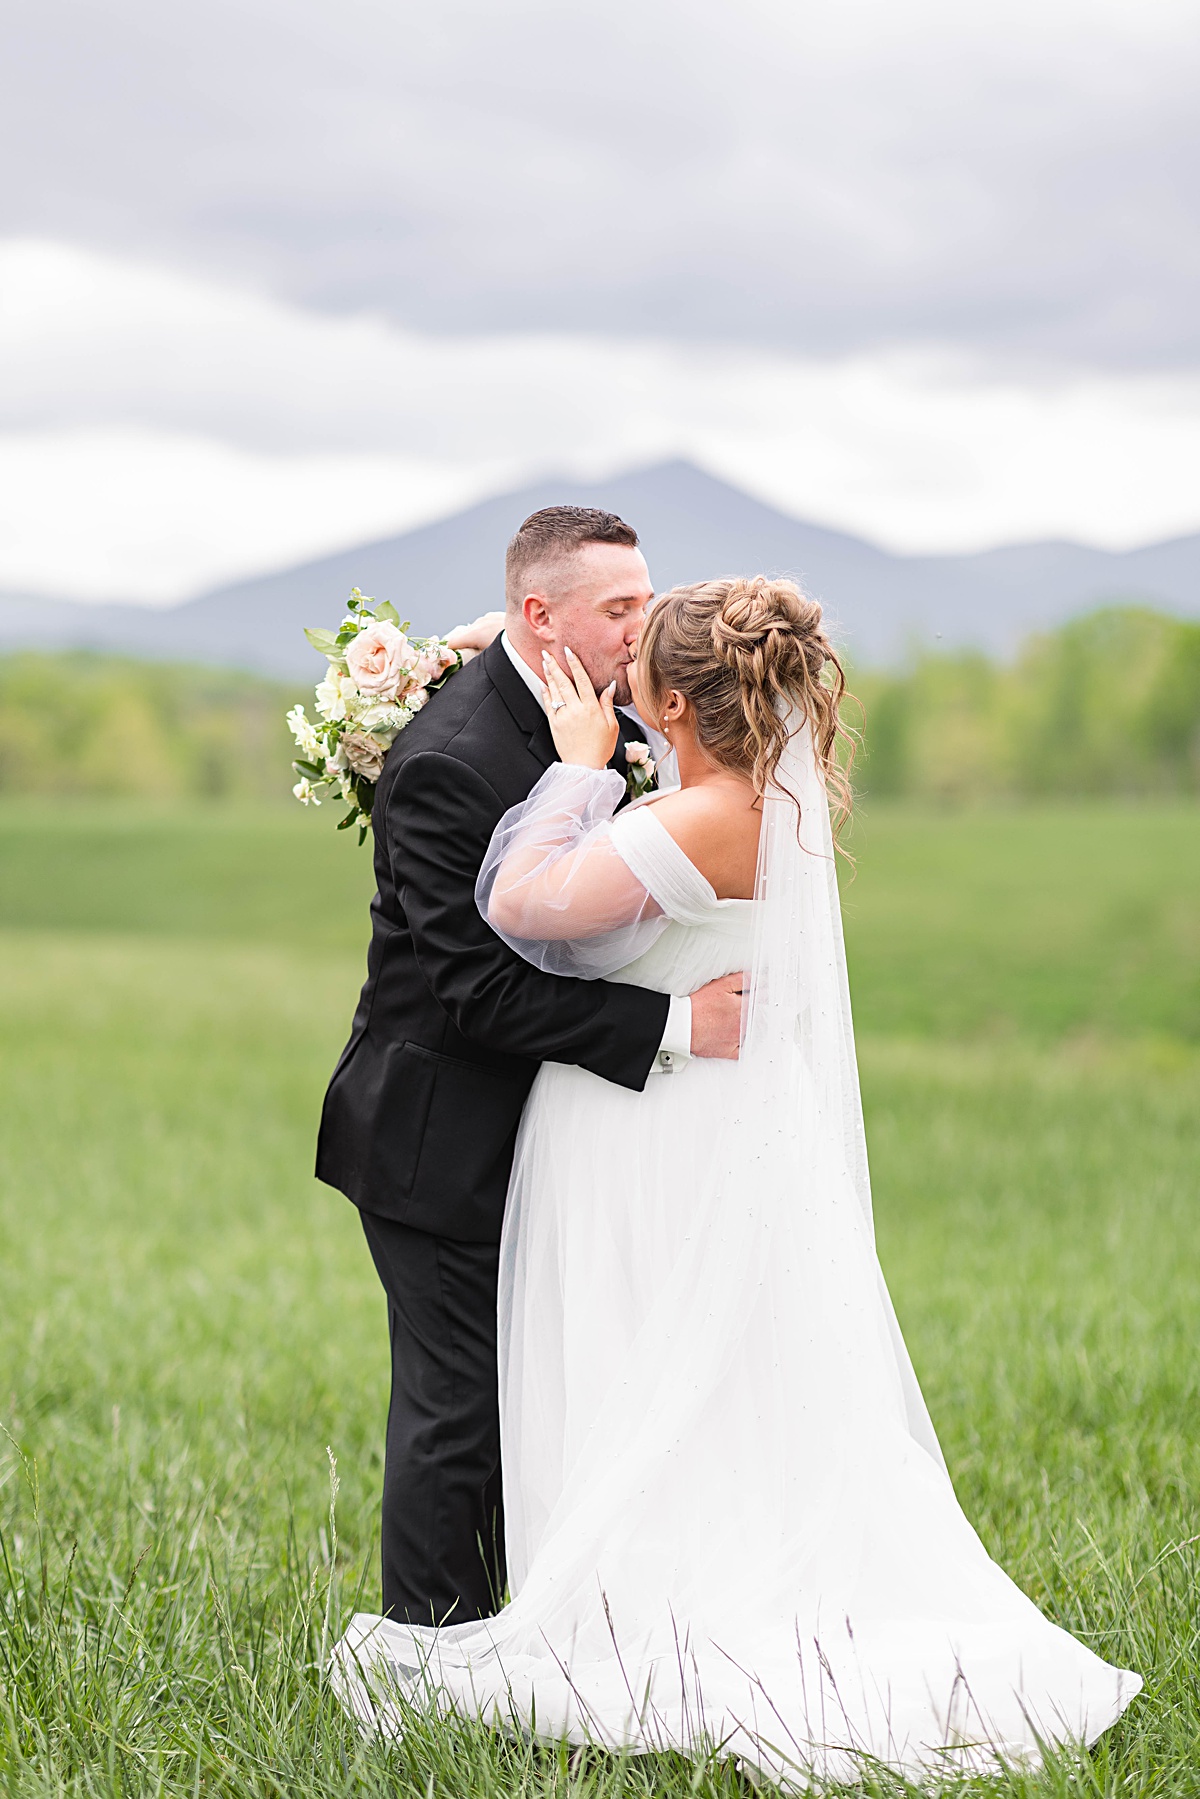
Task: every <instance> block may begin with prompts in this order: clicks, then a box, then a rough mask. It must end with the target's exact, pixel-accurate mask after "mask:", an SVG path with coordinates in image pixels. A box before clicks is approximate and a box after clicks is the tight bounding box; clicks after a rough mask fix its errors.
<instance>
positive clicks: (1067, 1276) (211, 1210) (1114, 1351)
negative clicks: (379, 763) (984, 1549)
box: [0, 806, 1200, 1799]
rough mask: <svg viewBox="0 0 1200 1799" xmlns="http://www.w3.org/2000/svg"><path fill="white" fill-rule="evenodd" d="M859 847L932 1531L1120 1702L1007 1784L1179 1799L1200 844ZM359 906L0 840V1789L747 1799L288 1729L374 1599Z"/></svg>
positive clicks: (1098, 829) (84, 845)
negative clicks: (1096, 1734) (354, 1150)
mask: <svg viewBox="0 0 1200 1799" xmlns="http://www.w3.org/2000/svg"><path fill="white" fill-rule="evenodd" d="M855 848H856V850H857V853H858V856H859V869H858V874H857V878H856V879H855V881H854V882H853V884H852V885H850V886H849V887H848V888H847V930H848V939H849V945H850V954H851V962H852V978H853V981H854V987H855V1001H856V1007H857V1015H858V1020H859V1026H860V1034H861V1043H860V1049H861V1056H862V1065H863V1077H864V1092H865V1102H866V1107H867V1123H868V1131H869V1135H870V1141H871V1151H872V1158H873V1170H874V1176H875V1189H876V1213H877V1221H878V1230H879V1237H880V1245H881V1253H882V1256H883V1260H884V1264H885V1267H886V1269H887V1272H888V1275H889V1278H890V1280H891V1284H892V1288H893V1292H894V1295H895V1298H896V1302H897V1308H898V1310H899V1312H900V1315H901V1319H902V1321H903V1323H904V1326H905V1329H906V1333H907V1335H908V1339H909V1342H910V1346H911V1348H912V1351H913V1356H914V1360H915V1362H916V1364H917V1368H918V1372H919V1373H920V1375H921V1378H922V1381H923V1383H924V1386H925V1390H926V1394H927V1397H928V1399H929V1402H930V1406H931V1410H932V1412H933V1415H934V1418H935V1421H936V1423H937V1425H938V1428H939V1431H940V1432H941V1435H942V1439H943V1443H944V1445H945V1447H946V1452H947V1457H948V1460H949V1462H950V1465H951V1469H952V1472H953V1475H954V1478H955V1481H956V1484H957V1487H958V1491H959V1493H960V1496H961V1497H962V1499H963V1502H964V1504H965V1505H966V1508H967V1510H968V1512H969V1513H970V1515H971V1517H972V1518H973V1519H974V1520H975V1521H976V1523H977V1525H978V1527H979V1528H980V1530H981V1532H982V1534H983V1536H984V1539H985V1541H986V1542H987V1544H988V1546H989V1548H990V1549H991V1550H992V1551H993V1553H994V1554H996V1555H997V1556H998V1557H999V1558H1000V1559H1001V1560H1002V1561H1003V1562H1004V1564H1005V1566H1006V1567H1007V1568H1008V1569H1009V1571H1010V1572H1011V1573H1012V1574H1013V1575H1014V1576H1015V1578H1016V1579H1017V1580H1019V1581H1020V1582H1021V1584H1022V1585H1023V1586H1024V1587H1025V1588H1026V1590H1027V1591H1028V1592H1029V1593H1031V1594H1032V1595H1033V1596H1034V1597H1035V1598H1036V1599H1037V1601H1038V1602H1039V1603H1040V1604H1041V1605H1043V1606H1044V1607H1045V1609H1046V1610H1047V1611H1048V1612H1049V1613H1050V1615H1051V1616H1053V1617H1055V1618H1056V1619H1058V1620H1059V1621H1060V1622H1062V1623H1064V1624H1065V1625H1067V1626H1068V1627H1069V1628H1071V1629H1072V1630H1074V1631H1076V1632H1077V1633H1078V1634H1080V1635H1082V1636H1084V1637H1085V1638H1086V1639H1087V1640H1088V1641H1089V1642H1092V1643H1093V1644H1094V1645H1095V1646H1096V1647H1097V1648H1098V1649H1099V1650H1100V1651H1101V1652H1102V1653H1104V1654H1106V1655H1108V1656H1110V1657H1111V1658H1112V1659H1114V1660H1118V1661H1121V1662H1122V1663H1124V1664H1125V1665H1126V1666H1131V1667H1136V1668H1138V1669H1140V1670H1141V1671H1142V1672H1143V1673H1144V1674H1145V1675H1146V1677H1147V1685H1146V1691H1145V1693H1144V1695H1143V1696H1142V1697H1141V1698H1140V1699H1139V1700H1138V1701H1137V1702H1135V1704H1134V1706H1133V1707H1132V1709H1131V1711H1130V1713H1129V1714H1128V1715H1127V1717H1126V1718H1125V1719H1124V1720H1123V1721H1122V1722H1121V1724H1120V1725H1119V1726H1118V1727H1117V1728H1116V1730H1114V1731H1113V1732H1112V1733H1110V1736H1109V1738H1108V1739H1107V1740H1106V1741H1105V1742H1104V1743H1103V1744H1102V1745H1101V1746H1100V1748H1099V1749H1098V1750H1097V1751H1096V1752H1095V1753H1094V1754H1093V1756H1092V1757H1090V1758H1089V1759H1088V1761H1087V1762H1086V1764H1084V1765H1083V1766H1070V1767H1068V1766H1063V1767H1062V1768H1059V1769H1056V1770H1054V1771H1052V1772H1047V1773H1046V1774H1044V1775H1042V1776H1040V1777H1038V1778H1036V1779H1034V1778H1030V1777H1025V1778H1021V1777H1015V1776H1014V1777H1013V1779H1012V1781H1011V1782H1010V1783H1007V1784H1006V1790H1009V1791H1012V1792H1022V1793H1030V1794H1032V1793H1059V1792H1062V1793H1066V1792H1070V1793H1073V1794H1075V1793H1077V1794H1080V1795H1083V1794H1093V1793H1106V1794H1107V1793H1111V1794H1118V1793H1119V1794H1122V1795H1123V1794H1131V1795H1132V1794H1145V1795H1156V1796H1157V1795H1183V1794H1194V1793H1200V1555H1198V1554H1197V1550H1198V1547H1200V1497H1198V1496H1200V1378H1198V1372H1197V1369H1198V1344H1197V1336H1198V1320H1200V1232H1198V1231H1197V1224H1196V1202H1197V1186H1198V1184H1200V1183H1198V1180H1197V1155H1196V1150H1197V1135H1198V1133H1197V1099H1198V1097H1200V898H1198V896H1200V812H1197V811H1194V810H1189V809H1186V808H1182V807H1180V808H1157V809H1145V810H1140V811H1139V810H1134V809H1123V808H1118V807H1100V806H1095V807H1087V808H1079V809H1066V808H1063V809H1056V810H1050V809H1047V810H1043V811H1036V812H1020V811H1013V812H1000V811H997V812H994V813H987V814H984V813H978V814H973V813H963V814H960V815H957V816H956V815H949V816H942V817H938V816H935V815H933V814H931V813H921V812H915V811H889V810H883V809H877V810H876V811H875V812H874V813H872V814H871V815H870V816H868V817H866V818H865V819H863V820H862V821H860V823H859V825H858V826H857V829H856V839H855ZM368 890H369V868H368V858H367V856H366V854H365V852H364V853H362V854H360V853H359V852H358V851H357V850H356V849H355V848H354V847H353V846H352V845H351V844H350V843H349V842H348V841H347V840H346V838H345V837H341V838H337V839H336V840H335V839H334V837H333V835H332V833H331V830H330V824H329V820H328V817H327V816H325V815H321V816H319V817H317V818H312V817H310V816H307V815H304V814H301V813H299V812H297V813H296V814H295V815H293V814H291V813H289V812H286V811H282V810H281V811H269V810H268V811H262V812H254V813H251V812H245V813H241V812H236V811H229V812H222V811H217V810H214V811H208V812H203V811H200V810H196V811H192V812H163V813H162V814H160V815H154V814H151V815H149V816H147V815H145V814H142V813H135V812H133V811H122V810H120V809H119V808H108V809H104V810H97V809H91V810H86V809H76V810H72V809H70V808H65V809H63V808H57V809H55V810H54V811H52V812H47V811H46V810H45V809H38V810H34V809H30V808H22V807H12V806H10V807H8V808H4V809H0V996H2V998H0V1056H2V1058H3V1096H4V1127H3V1132H2V1138H0V1158H2V1163H0V1166H2V1174H3V1179H2V1192H0V1244H2V1257H0V1423H2V1424H3V1427H4V1435H3V1436H2V1437H0V1532H2V1538H3V1541H2V1550H0V1769H2V1773H3V1791H4V1792H5V1793H6V1794H9V1795H13V1796H16V1795H22V1796H24V1795H30V1796H32V1795H40V1794H50V1793H55V1794H57V1793H67V1792H70V1793H72V1794H76V1793H77V1794H80V1795H88V1794H93V1793H94V1794H97V1795H99V1794H106V1795H107V1794H117V1793H120V1794H123V1795H129V1794H143V1793H146V1794H149V1793H155V1794H158V1793H162V1794H169V1795H180V1799H183V1796H184V1795H198V1794H201V1793H205V1794H207V1793H218V1792H219V1793H223V1794H224V1793H228V1794H231V1795H234V1794H236V1795H243V1794H244V1795H255V1796H258V1795H262V1796H263V1799H266V1796H267V1795H281V1794H285V1793H286V1794H288V1795H289V1796H290V1795H299V1796H308V1795H314V1796H316V1795H321V1796H324V1795H331V1796H332V1795H342V1794H351V1793H354V1794H359V1793H361V1794H375V1793H378V1794H380V1795H382V1794H384V1793H389V1794H390V1793H394V1792H397V1791H400V1792H404V1793H411V1794H413V1795H414V1799H429V1796H430V1795H432V1794H434V1793H446V1794H453V1795H459V1794H461V1795H464V1796H465V1795H467V1794H472V1795H480V1796H483V1795H489V1796H490V1795H496V1796H497V1799H499V1795H509V1794H514V1795H515V1794H521V1795H526V1794H528V1795H530V1799H534V1796H536V1795H539V1794H542V1793H549V1792H554V1793H556V1794H564V1795H565V1794H567V1793H579V1794H581V1795H582V1794H595V1795H597V1796H598V1799H599V1796H607V1795H610V1794H611V1795H614V1799H615V1796H616V1795H618V1794H620V1795H625V1794H631V1795H633V1794H638V1795H640V1794H649V1793H650V1792H661V1793H664V1794H669V1795H671V1796H672V1799H684V1796H685V1795H691V1794H704V1793H715V1792H717V1791H721V1792H729V1793H732V1792H733V1791H734V1790H735V1788H739V1787H740V1783H739V1782H738V1780H737V1779H736V1777H735V1776H734V1775H733V1774H732V1773H731V1772H730V1771H729V1770H728V1769H727V1768H724V1767H722V1766H719V1765H718V1766H713V1767H711V1768H706V1769H701V1770H699V1771H695V1770H693V1769H691V1768H690V1767H685V1766H683V1765H682V1764H676V1763H673V1762H671V1761H668V1760H656V1759H649V1760H646V1761H642V1762H630V1763H621V1762H620V1761H617V1760H613V1759H610V1758H604V1757H582V1758H581V1757H576V1758H573V1759H572V1758H568V1757H566V1756H559V1755H557V1754H555V1753H553V1752H551V1751H549V1750H544V1751H543V1750H533V1749H530V1748H529V1747H527V1746H524V1745H521V1744H517V1743H514V1742H501V1741H498V1740H495V1739H493V1738H491V1737H490V1736H488V1735H486V1734H485V1733H483V1732H481V1731H478V1730H474V1731H472V1730H471V1729H469V1728H466V1727H463V1728H460V1729H456V1730H451V1729H449V1728H448V1727H447V1728H443V1729H441V1730H437V1731H434V1730H429V1731H427V1732H425V1733H422V1734H420V1735H417V1736H415V1737H413V1738H412V1739H410V1740H409V1741H408V1742H406V1744H405V1745H404V1746H403V1747H402V1748H390V1749H385V1748H383V1747H380V1746H378V1745H375V1744H366V1743H363V1742H361V1741H360V1740H359V1739H358V1737H357V1736H356V1735H355V1733H354V1732H353V1731H351V1730H350V1729H349V1728H348V1726H347V1725H346V1724H345V1723H344V1721H343V1720H342V1718H341V1716H340V1714H339V1713H338V1711H337V1708H336V1707H335V1706H334V1705H333V1704H332V1703H331V1701H330V1699H329V1697H328V1695H327V1693H326V1692H325V1691H324V1689H323V1687H322V1684H321V1680H320V1677H319V1667H320V1664H321V1660H322V1654H323V1649H324V1646H325V1645H326V1643H327V1642H328V1641H329V1639H330V1636H331V1635H332V1634H336V1632H337V1631H338V1630H339V1628H340V1626H341V1623H342V1621H343V1619H344V1617H345V1615H346V1613H347V1612H348V1611H349V1610H350V1609H352V1608H353V1607H354V1606H355V1605H358V1604H364V1605H367V1606H371V1605H373V1604H374V1603H375V1600H376V1594H377V1588H376V1573H375V1540H374V1538H375V1507H376V1503H377V1490H378V1483H379V1476H380V1447H381V1441H382V1422H383V1416H384V1408H385V1403H386V1382H387V1367H386V1364H387V1353H386V1330H385V1320H384V1315H383V1308H382V1303H381V1298H380V1295H379V1292H378V1288H377V1285H376V1282H375V1277H374V1275H373V1273H372V1271H371V1269H370V1266H369V1263H368V1259H367V1256H366V1252H365V1249H364V1247H363V1245H362V1242H361V1237H360V1235H359V1231H358V1226H357V1221H356V1218H355V1215H354V1213H353V1212H352V1210H351V1208H350V1207H349V1206H348V1205H347V1204H346V1203H345V1201H344V1200H342V1199H340V1198H339V1197H338V1196H337V1195H336V1194H333V1193H331V1192H329V1191H327V1190H325V1189H323V1188H320V1187H318V1186H317V1185H316V1184H315V1183H314V1182H313V1181H312V1180H311V1178H310V1172H309V1171H310V1167H311V1156H312V1143H313V1133H314V1125H315V1117H316V1110H317V1106H318V1103H319V1098H320V1093H321V1089H322V1085H323V1082H324V1079H325V1077H326V1075H327V1073H328V1071H329V1068H330V1066H331V1064H332V1060H333V1058H334V1056H335V1054H336V1052H337V1049H338V1047H339V1046H340V1043H341V1040H342V1038H343V1036H344V1033H345V1029H346V1026H347V1023H348V1019H349V1015H350V1011H351V1009H352V1005H353V1000H354V995H355V992H356V989H357V986H358V982H359V979H360V978H361V965H362V950H363V935H364V918H365V912H364V908H365V900H366V897H367V895H368ZM327 1450H328V1451H329V1452H331V1453H332V1455H333V1457H334V1458H336V1465H337V1479H338V1481H339V1483H340V1487H339V1491H338V1493H337V1501H336V1520H335V1523H333V1522H331V1517H330V1507H331V1478H330V1461H329V1455H328V1454H327ZM335 1529H336V1534H335ZM871 1784H872V1783H870V1782H868V1785H871Z"/></svg>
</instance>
